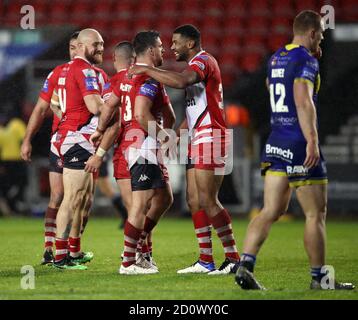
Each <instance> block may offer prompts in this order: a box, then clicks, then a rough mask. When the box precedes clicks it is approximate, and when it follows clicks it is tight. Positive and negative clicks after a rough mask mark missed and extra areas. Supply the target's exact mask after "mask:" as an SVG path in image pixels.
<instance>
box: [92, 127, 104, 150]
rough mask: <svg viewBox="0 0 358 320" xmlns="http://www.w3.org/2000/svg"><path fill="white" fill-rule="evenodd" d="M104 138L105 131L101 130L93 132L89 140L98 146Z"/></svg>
mask: <svg viewBox="0 0 358 320" xmlns="http://www.w3.org/2000/svg"><path fill="white" fill-rule="evenodd" d="M102 138H103V133H101V132H99V131H97V130H96V131H95V132H94V133H92V135H91V136H90V139H89V141H90V142H91V144H92V145H93V146H95V147H98V146H99V144H100V143H101V141H102Z"/></svg>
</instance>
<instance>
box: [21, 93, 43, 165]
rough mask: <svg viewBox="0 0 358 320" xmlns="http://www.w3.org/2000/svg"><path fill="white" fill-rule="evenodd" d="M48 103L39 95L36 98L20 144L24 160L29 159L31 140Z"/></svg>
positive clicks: (40, 123)
mask: <svg viewBox="0 0 358 320" xmlns="http://www.w3.org/2000/svg"><path fill="white" fill-rule="evenodd" d="M49 106H50V104H49V103H48V102H46V101H45V100H44V99H42V98H41V97H39V98H38V100H37V103H36V105H35V108H34V110H33V111H32V113H31V116H30V119H29V123H28V124H27V128H26V133H25V137H24V140H23V142H22V145H21V157H22V159H24V160H25V161H31V153H32V145H31V140H32V138H33V137H34V136H35V134H36V133H37V132H38V130H39V129H40V128H41V126H42V124H43V122H44V119H45V117H46V113H47V111H48V109H49Z"/></svg>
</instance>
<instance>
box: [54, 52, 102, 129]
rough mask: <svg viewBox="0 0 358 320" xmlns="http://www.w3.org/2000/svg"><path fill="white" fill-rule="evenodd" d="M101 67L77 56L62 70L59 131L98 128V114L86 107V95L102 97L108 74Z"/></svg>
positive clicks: (60, 78)
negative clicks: (94, 65)
mask: <svg viewBox="0 0 358 320" xmlns="http://www.w3.org/2000/svg"><path fill="white" fill-rule="evenodd" d="M104 74H105V73H104V72H102V71H101V70H100V69H98V68H95V67H93V66H92V65H91V64H90V63H89V62H88V61H87V60H85V59H83V58H80V57H75V59H74V60H73V61H71V62H69V64H68V67H66V68H64V69H63V70H62V72H61V73H60V76H59V78H58V83H57V90H58V95H59V100H60V105H61V110H62V120H61V122H60V125H59V129H60V130H70V131H81V132H83V133H88V134H90V133H92V132H94V131H95V129H96V126H97V121H92V120H94V119H95V118H97V117H94V115H93V114H92V113H91V112H90V111H89V110H88V109H87V107H86V104H85V101H84V97H85V96H87V95H91V94H98V95H100V96H102V92H103V89H104V86H105V82H106V79H105V78H106V76H104Z"/></svg>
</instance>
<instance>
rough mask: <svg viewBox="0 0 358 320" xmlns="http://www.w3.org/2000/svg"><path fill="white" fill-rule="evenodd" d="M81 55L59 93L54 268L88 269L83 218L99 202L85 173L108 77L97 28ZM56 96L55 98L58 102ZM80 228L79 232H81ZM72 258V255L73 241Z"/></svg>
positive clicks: (85, 37) (65, 73)
mask: <svg viewBox="0 0 358 320" xmlns="http://www.w3.org/2000/svg"><path fill="white" fill-rule="evenodd" d="M77 40H78V48H77V55H76V57H75V58H74V59H73V61H72V62H71V63H69V64H68V66H67V67H66V68H65V69H64V70H62V72H61V74H60V76H59V79H58V83H57V87H56V90H57V94H58V99H59V104H60V107H61V111H62V120H61V122H60V124H59V127H58V130H57V132H56V136H55V137H54V146H55V148H56V150H57V151H58V153H59V155H60V156H61V158H63V160H64V170H63V184H64V198H63V201H62V203H61V205H60V208H59V210H58V214H57V219H56V223H57V232H56V256H55V261H54V267H57V268H62V269H80V270H84V269H86V267H85V266H82V265H80V264H78V263H80V262H82V259H83V257H82V256H81V252H80V229H81V225H82V219H84V218H85V217H88V213H89V209H90V205H89V204H90V203H91V199H92V197H93V190H94V183H93V175H92V174H89V173H87V172H85V171H84V167H85V162H86V161H87V159H88V158H89V157H90V156H91V154H93V153H94V151H95V150H94V147H93V146H92V145H91V144H90V143H89V141H88V139H89V137H90V135H91V134H92V133H93V132H94V130H95V128H96V126H97V121H98V117H97V116H96V115H97V114H98V113H99V110H100V108H101V107H102V106H103V100H102V98H101V96H102V93H103V88H104V85H105V83H106V82H107V76H106V75H105V74H104V73H101V72H99V69H97V68H95V67H93V65H95V64H100V63H102V60H103V57H102V56H103V44H104V42H103V39H102V36H101V35H100V34H99V33H98V32H97V31H96V30H94V29H84V30H82V31H81V32H80V33H79V35H78V39H77ZM54 96H55V95H53V97H54ZM75 226H76V227H75ZM69 238H70V239H73V241H72V243H71V242H70V255H69V256H68V240H69Z"/></svg>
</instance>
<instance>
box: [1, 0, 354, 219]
mask: <svg viewBox="0 0 358 320" xmlns="http://www.w3.org/2000/svg"><path fill="white" fill-rule="evenodd" d="M25 5H30V6H32V7H33V9H34V13H35V16H34V22H35V26H34V29H28V30H24V29H22V28H21V27H20V22H21V19H22V18H23V17H24V15H25V13H26V12H27V11H24V12H25V13H21V9H22V8H23V6H25ZM325 5H330V6H332V8H333V9H334V21H333V22H334V24H335V25H334V29H329V30H327V31H326V32H325V41H324V42H323V43H322V50H323V57H322V59H321V60H320V71H321V77H322V85H321V90H320V94H319V101H320V102H319V107H318V115H319V121H320V123H319V126H320V127H319V131H320V139H321V143H322V149H323V152H324V154H325V156H326V160H327V162H328V165H329V166H331V168H332V169H331V170H330V169H329V172H332V176H331V177H332V179H331V181H332V183H331V184H330V187H331V191H330V193H329V194H331V195H332V196H331V198H332V199H338V202H339V201H340V200H342V199H343V200H342V201H343V202H342V203H339V204H338V205H337V206H338V208H340V207H344V206H346V205H347V204H349V206H350V207H352V208H354V207H358V206H357V205H356V203H355V201H356V198H357V197H356V194H357V193H358V185H357V183H358V182H356V181H357V180H358V179H356V178H357V177H356V172H358V171H357V170H356V169H357V168H356V165H357V164H358V118H357V114H358V113H357V110H358V109H357V102H356V101H357V99H356V95H357V94H356V90H354V89H353V88H356V87H357V86H358V60H357V59H356V52H357V50H358V45H357V43H358V37H357V34H358V31H357V30H358V27H357V22H358V1H356V0H333V1H323V0H255V1H249V0H230V1H229V0H215V1H213V0H193V1H180V0H147V1H140V0H119V1H115V0H104V1H90V0H77V1H70V0H62V1H56V0H53V1H50V0H33V1H22V0H21V1H18V0H2V1H0V101H1V102H0V189H1V190H0V212H1V213H2V214H3V215H11V214H14V213H16V212H17V213H29V212H30V213H31V212H33V211H36V210H40V211H41V210H42V209H41V208H42V207H41V206H40V207H39V208H40V209H38V206H37V204H36V203H37V202H41V201H42V200H43V199H46V198H47V197H48V194H49V185H48V176H47V171H46V166H47V156H48V151H49V139H50V128H51V117H52V114H51V113H50V112H49V114H48V118H47V120H46V121H45V123H44V125H43V127H42V128H41V130H40V131H39V132H38V134H37V135H36V137H35V138H34V141H33V162H32V163H31V164H24V163H23V162H22V161H21V159H20V151H19V150H20V145H21V141H22V138H23V136H24V132H25V128H26V123H27V121H28V118H29V116H30V114H31V112H32V110H33V107H34V105H35V103H36V100H37V97H38V94H39V91H40V89H41V87H42V85H43V82H44V80H45V79H46V77H47V74H48V73H49V72H50V71H51V70H52V69H53V68H54V67H55V66H56V65H58V64H60V63H63V62H64V61H66V60H68V48H67V46H68V38H69V36H70V34H71V33H72V32H73V31H76V30H80V29H82V28H85V27H92V28H95V29H97V30H98V31H99V32H100V33H101V34H102V36H103V38H104V40H105V53H104V64H103V66H102V67H103V68H104V69H105V70H106V71H107V72H108V74H109V75H113V73H114V69H113V66H112V53H113V46H114V45H115V44H116V43H118V42H119V41H123V40H131V39H132V38H133V36H134V35H135V34H136V33H137V32H138V31H140V30H144V29H156V30H158V31H159V32H160V34H161V39H162V41H163V44H164V47H165V50H166V52H165V56H164V65H163V68H168V69H174V70H177V71H181V70H183V68H184V67H185V64H183V63H178V62H176V61H175V59H174V56H173V54H172V52H171V50H170V45H171V36H172V31H173V30H174V29H175V28H176V27H177V26H179V25H182V24H185V23H192V24H194V25H195V26H197V27H198V28H199V29H200V31H201V34H202V45H203V48H204V49H205V50H207V51H208V52H210V53H211V54H213V55H214V56H215V57H216V58H217V60H218V62H219V65H220V69H221V72H222V79H223V86H224V98H225V110H226V118H227V122H228V125H229V127H230V128H233V130H234V132H233V134H234V164H235V166H234V171H233V174H231V175H230V176H229V177H227V178H225V179H226V180H225V181H224V186H223V192H222V197H223V198H225V200H226V201H227V202H228V203H231V204H232V205H233V207H234V211H236V212H248V210H250V209H251V208H252V207H253V206H255V205H260V201H261V198H260V197H261V191H262V181H261V179H260V177H259V156H260V150H261V148H262V146H263V141H264V140H265V139H266V137H267V135H268V133H269V131H270V120H269V110H270V105H269V96H268V93H267V90H266V87H265V78H266V62H267V60H268V58H269V57H270V55H271V54H272V53H273V52H274V51H275V50H276V49H278V48H279V47H280V46H283V45H285V44H286V43H289V42H290V40H291V36H292V27H291V26H292V21H293V18H294V17H295V15H296V14H297V13H298V12H300V11H301V10H304V9H313V10H316V11H318V12H321V13H322V15H324V14H325V12H326V11H325V10H323V11H321V10H322V8H323V6H325ZM168 93H169V95H170V97H171V100H172V103H173V106H174V109H175V112H176V114H177V122H178V123H179V122H180V121H181V120H182V118H183V116H184V110H185V109H184V107H183V103H182V102H183V92H182V91H180V90H170V89H169V88H168ZM109 163H110V162H109ZM108 167H109V170H110V168H111V165H110V164H109V165H108ZM171 173H172V175H171V180H172V184H173V186H174V187H173V189H174V192H175V193H176V195H177V197H176V199H178V200H176V201H177V202H178V203H175V206H174V210H177V211H185V210H186V207H185V201H184V200H183V199H184V198H185V197H184V195H183V194H184V193H185V184H183V183H182V182H183V181H184V180H183V179H184V174H185V171H184V169H183V168H181V167H179V166H178V167H176V168H174V169H173V170H172V172H171ZM114 188H115V185H114ZM98 199H99V200H98V201H97V204H99V205H101V204H102V203H103V205H106V201H105V200H103V199H102V198H101V194H99V198H98ZM102 200H103V201H102ZM43 201H44V203H45V200H43ZM34 207H36V208H35V209H34Z"/></svg>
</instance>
